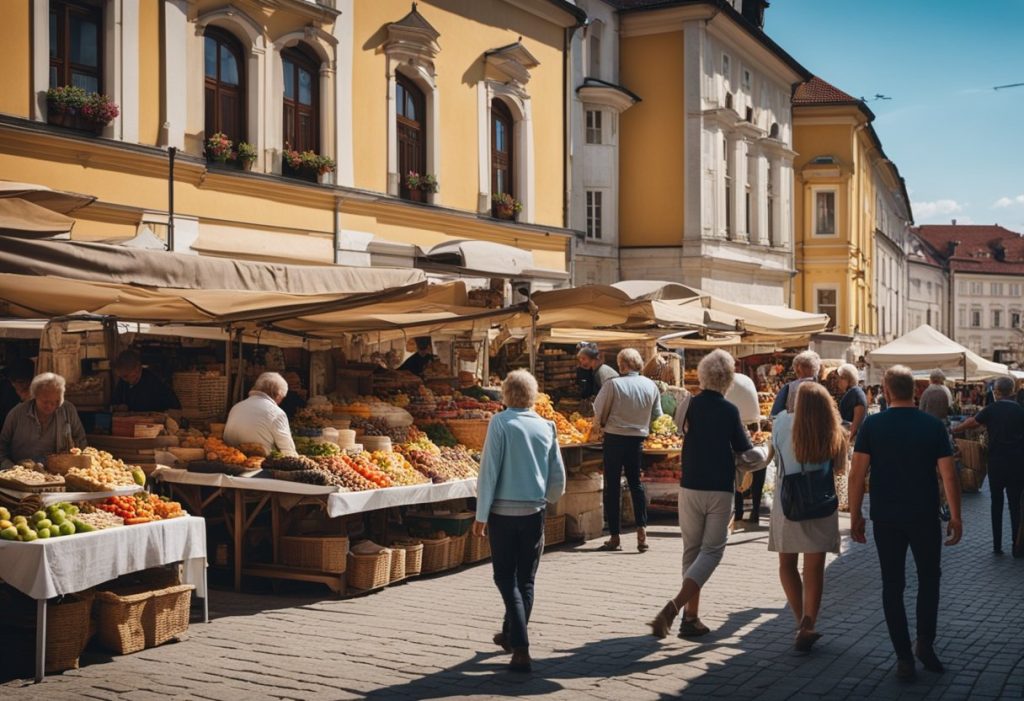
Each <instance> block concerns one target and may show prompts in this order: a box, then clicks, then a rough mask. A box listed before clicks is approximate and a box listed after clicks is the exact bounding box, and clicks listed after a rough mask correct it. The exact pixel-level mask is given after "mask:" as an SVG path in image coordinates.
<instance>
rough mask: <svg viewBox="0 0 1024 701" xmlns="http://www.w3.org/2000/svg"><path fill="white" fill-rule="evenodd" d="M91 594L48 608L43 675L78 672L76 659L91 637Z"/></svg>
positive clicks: (75, 597)
mask: <svg viewBox="0 0 1024 701" xmlns="http://www.w3.org/2000/svg"><path fill="white" fill-rule="evenodd" d="M92 602H93V594H92V592H84V593H81V594H72V595H70V596H66V597H64V599H63V601H61V602H60V603H59V604H55V605H52V606H49V607H47V611H46V672H47V674H53V673H56V672H63V671H64V670H66V669H78V658H79V656H80V655H81V654H82V650H84V649H85V646H86V644H87V643H88V642H89V638H90V637H91V636H92V630H91V628H90V625H89V623H90V620H91V617H92Z"/></svg>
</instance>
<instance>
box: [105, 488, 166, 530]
mask: <svg viewBox="0 0 1024 701" xmlns="http://www.w3.org/2000/svg"><path fill="white" fill-rule="evenodd" d="M97 508H99V509H100V510H101V511H106V512H107V513H110V514H114V515H115V516H119V517H121V518H122V519H123V520H124V525H126V526H133V525H136V524H139V523H149V522H150V521H161V520H164V519H169V518H177V517H179V516H184V515H185V512H184V510H182V508H181V504H179V503H178V502H176V501H170V500H168V499H164V498H162V497H158V496H157V495H155V494H149V493H148V492H138V493H136V494H133V495H130V496H128V495H125V496H116V497H108V498H107V499H106V500H104V501H103V503H101V504H99V505H98V507H97Z"/></svg>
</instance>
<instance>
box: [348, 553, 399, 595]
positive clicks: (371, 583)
mask: <svg viewBox="0 0 1024 701" xmlns="http://www.w3.org/2000/svg"><path fill="white" fill-rule="evenodd" d="M390 579H391V551H390V550H389V549H387V548H384V549H383V550H381V551H380V552H379V553H374V554H372V555H357V554H355V553H352V552H350V553H349V554H348V584H349V586H351V587H354V588H356V589H376V588H378V587H383V586H385V585H386V584H387V583H388V582H389V581H390Z"/></svg>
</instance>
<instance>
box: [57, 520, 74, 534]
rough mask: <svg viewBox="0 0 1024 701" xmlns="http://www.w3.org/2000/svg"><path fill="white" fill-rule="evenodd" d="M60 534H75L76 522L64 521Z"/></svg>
mask: <svg viewBox="0 0 1024 701" xmlns="http://www.w3.org/2000/svg"><path fill="white" fill-rule="evenodd" d="M60 534H61V535H74V534H75V524H73V523H71V521H65V522H64V523H62V524H60Z"/></svg>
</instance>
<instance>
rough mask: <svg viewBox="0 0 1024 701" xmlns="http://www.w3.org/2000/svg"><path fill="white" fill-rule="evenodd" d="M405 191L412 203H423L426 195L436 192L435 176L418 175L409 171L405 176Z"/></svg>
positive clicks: (413, 171) (430, 174)
mask: <svg viewBox="0 0 1024 701" xmlns="http://www.w3.org/2000/svg"><path fill="white" fill-rule="evenodd" d="M405 189H406V190H407V191H408V193H409V199H410V200H411V201H413V202H425V201H426V199H427V198H426V196H427V195H428V194H431V193H434V192H437V176H436V175H434V174H432V173H424V174H423V175H420V174H419V173H417V172H416V171H415V170H410V171H409V172H408V173H407V174H406V176H405Z"/></svg>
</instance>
